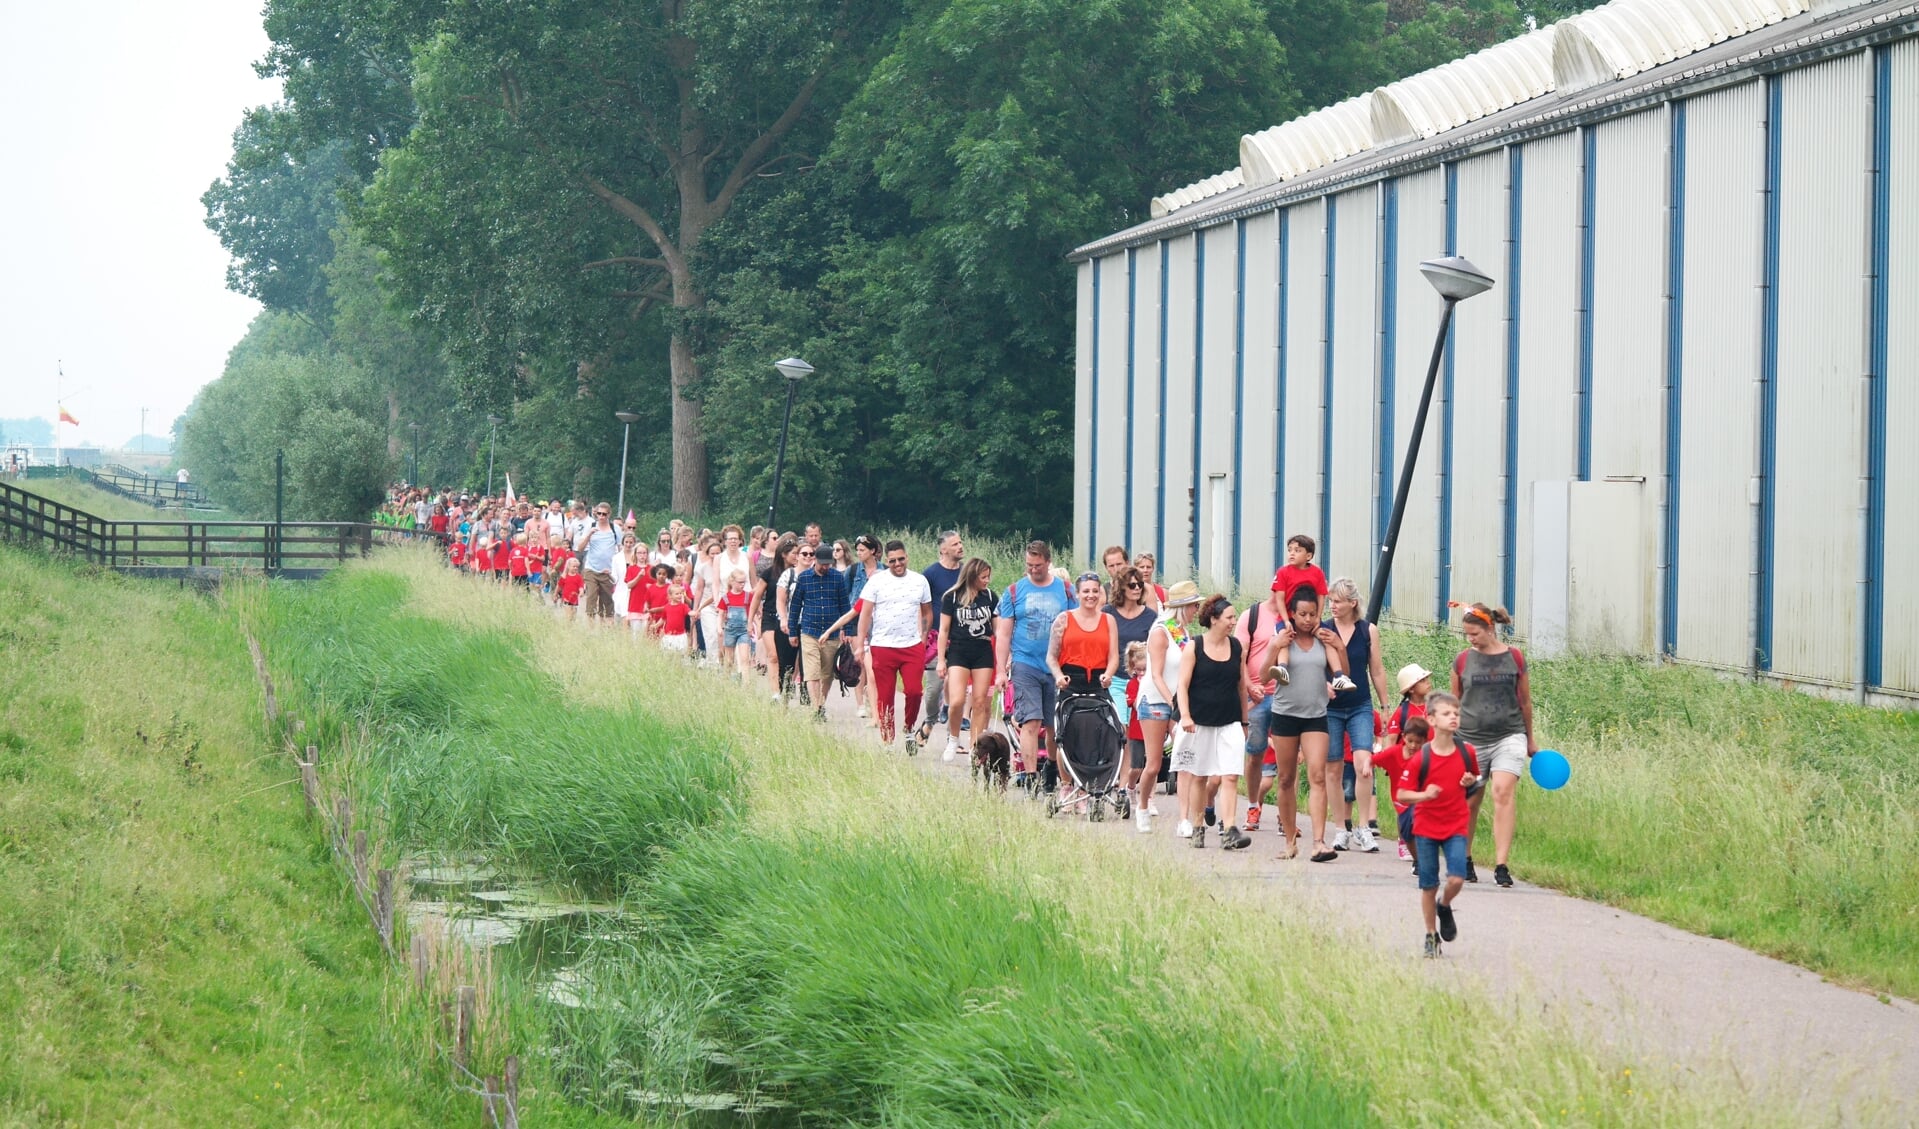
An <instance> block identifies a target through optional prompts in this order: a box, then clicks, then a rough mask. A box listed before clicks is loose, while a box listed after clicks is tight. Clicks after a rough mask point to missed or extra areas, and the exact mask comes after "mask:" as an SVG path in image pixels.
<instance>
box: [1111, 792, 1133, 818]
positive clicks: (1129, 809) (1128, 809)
mask: <svg viewBox="0 0 1919 1129" xmlns="http://www.w3.org/2000/svg"><path fill="white" fill-rule="evenodd" d="M1113 814H1114V815H1116V816H1118V817H1119V818H1121V819H1130V818H1132V815H1133V799H1132V797H1131V796H1128V795H1127V794H1126V791H1125V789H1121V790H1120V791H1119V793H1118V794H1117V795H1115V796H1114V797H1113Z"/></svg>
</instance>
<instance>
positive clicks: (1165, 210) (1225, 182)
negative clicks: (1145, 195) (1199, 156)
mask: <svg viewBox="0 0 1919 1129" xmlns="http://www.w3.org/2000/svg"><path fill="white" fill-rule="evenodd" d="M1245 183H1246V178H1245V177H1244V176H1242V175H1241V174H1240V171H1239V170H1238V169H1227V170H1226V171H1225V172H1223V173H1219V174H1217V175H1214V176H1209V177H1207V178H1206V179H1205V180H1201V181H1196V182H1194V183H1192V184H1189V185H1187V186H1186V187H1184V188H1176V189H1174V190H1173V191H1171V192H1168V193H1167V194H1166V195H1164V196H1155V197H1153V200H1152V203H1151V204H1150V205H1149V206H1148V209H1147V210H1148V212H1149V213H1150V214H1151V215H1152V217H1153V218H1154V219H1158V218H1159V217H1161V216H1164V215H1169V214H1171V213H1173V212H1176V211H1178V210H1179V209H1181V208H1184V207H1186V206H1187V205H1188V204H1197V203H1199V202H1200V201H1201V200H1205V199H1208V198H1210V197H1213V196H1217V195H1219V194H1220V193H1222V192H1231V191H1232V190H1233V189H1235V188H1238V187H1240V186H1241V185H1243V184H1245Z"/></svg>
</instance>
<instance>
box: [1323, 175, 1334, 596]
mask: <svg viewBox="0 0 1919 1129" xmlns="http://www.w3.org/2000/svg"><path fill="white" fill-rule="evenodd" d="M1325 200H1326V295H1325V301H1324V302H1322V303H1321V311H1320V312H1321V315H1322V316H1321V319H1320V338H1321V340H1322V341H1324V343H1325V344H1324V348H1323V351H1322V352H1321V355H1320V358H1319V367H1320V374H1319V560H1321V561H1330V560H1332V559H1333V326H1334V321H1333V313H1334V305H1335V303H1334V301H1333V298H1334V290H1335V286H1334V282H1335V280H1336V278H1337V275H1338V269H1339V257H1338V256H1339V207H1338V204H1339V198H1338V197H1336V196H1327V197H1325Z"/></svg>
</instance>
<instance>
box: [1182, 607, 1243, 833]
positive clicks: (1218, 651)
mask: <svg viewBox="0 0 1919 1129" xmlns="http://www.w3.org/2000/svg"><path fill="white" fill-rule="evenodd" d="M1238 622H1239V613H1238V612H1237V611H1235V610H1234V609H1233V604H1232V601H1230V600H1228V599H1227V598H1226V597H1224V596H1219V595H1215V596H1209V597H1207V598H1206V600H1205V601H1204V602H1203V603H1202V604H1200V612H1199V624H1200V626H1201V627H1204V628H1205V629H1206V634H1204V635H1202V636H1201V637H1200V638H1199V639H1198V640H1197V641H1196V642H1195V644H1194V645H1193V646H1191V647H1189V648H1187V656H1186V662H1185V664H1184V665H1183V666H1181V667H1180V672H1179V712H1180V723H1179V725H1180V729H1181V730H1182V731H1183V732H1182V734H1181V740H1183V741H1184V742H1185V743H1186V747H1185V748H1184V749H1182V750H1179V751H1177V752H1175V754H1174V758H1173V763H1174V764H1176V765H1182V766H1183V767H1182V771H1183V773H1184V775H1182V777H1181V779H1180V784H1179V799H1180V806H1181V808H1182V814H1183V816H1184V821H1183V822H1186V823H1190V824H1191V825H1192V829H1193V846H1195V847H1204V846H1205V845H1206V827H1205V824H1204V823H1203V822H1201V817H1202V816H1203V814H1204V812H1205V809H1206V804H1207V798H1208V797H1207V795H1206V793H1207V792H1208V791H1209V790H1210V789H1211V788H1213V787H1215V786H1216V787H1217V788H1218V792H1217V794H1216V795H1215V796H1213V797H1212V806H1213V810H1214V811H1215V812H1216V813H1218V816H1219V822H1220V824H1221V825H1222V826H1223V827H1224V830H1223V831H1221V832H1220V836H1219V845H1220V846H1221V847H1223V848H1225V849H1226V850H1229V851H1238V850H1244V849H1245V848H1246V847H1248V846H1250V845H1251V844H1252V841H1253V840H1252V837H1251V836H1250V835H1247V834H1246V833H1245V832H1244V831H1241V830H1240V829H1239V774H1240V771H1241V765H1242V763H1243V761H1244V756H1245V750H1246V693H1245V682H1244V671H1245V659H1244V657H1243V654H1242V652H1241V650H1240V646H1239V640H1238V639H1235V638H1233V627H1234V626H1235V625H1237V624H1238Z"/></svg>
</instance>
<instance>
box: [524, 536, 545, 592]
mask: <svg viewBox="0 0 1919 1129" xmlns="http://www.w3.org/2000/svg"><path fill="white" fill-rule="evenodd" d="M545 572H546V539H545V538H544V537H535V538H533V540H532V541H531V542H529V543H528V544H527V547H526V585H527V587H529V588H538V587H539V586H540V577H541V574H543V573H545Z"/></svg>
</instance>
